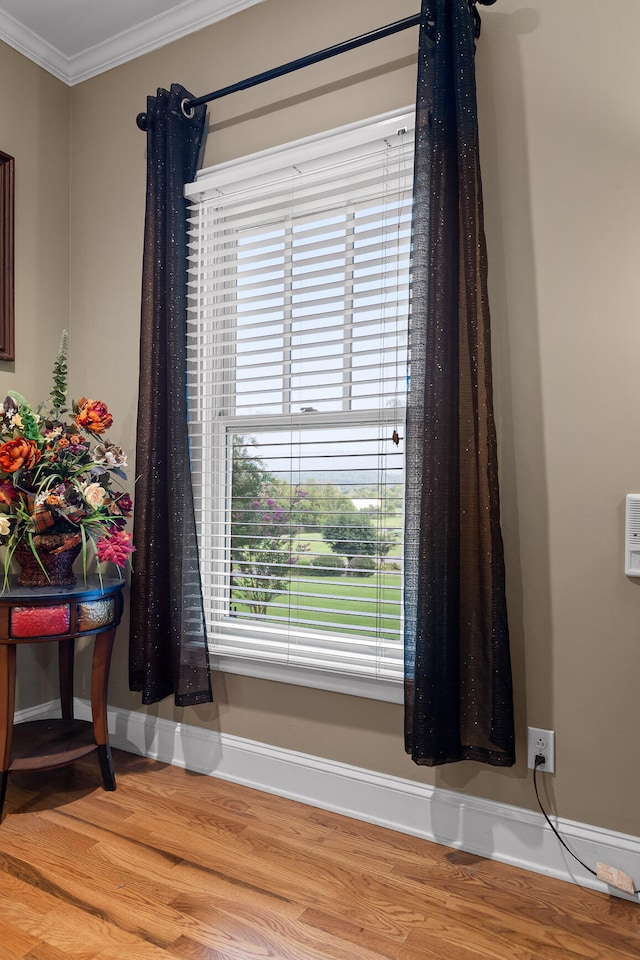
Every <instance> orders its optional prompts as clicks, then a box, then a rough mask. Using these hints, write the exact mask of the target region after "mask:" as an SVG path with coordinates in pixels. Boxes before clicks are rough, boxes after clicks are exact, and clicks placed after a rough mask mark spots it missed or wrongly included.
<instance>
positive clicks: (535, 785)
mask: <svg viewBox="0 0 640 960" xmlns="http://www.w3.org/2000/svg"><path fill="white" fill-rule="evenodd" d="M544 763H546V760H545V758H544V757H543V756H541V755H540V754H537V755H536V757H535V759H534V761H533V789H534V790H535V792H536V800H537V801H538V806H539V807H540V810H541V811H542V815H543V817H544V818H545V820H546V821H547V823H548V824H549V826H550V827H551V829H552V831H553V833H554V834H555V836H556V837H557V839H558V840H559V841H560V843H561V844H562V846H563V847H564V849H565V850H566V851H567V853H569V854H570V855H571V856H572V857H573V859H574V860H577V861H578V863H579V864H580V866H582V867H584V869H585V870H587V871H588V872H589V873H592V874H593V876H594V877H597V876H598V874H597V873H596V871H595V870H592V869H591V867H589V866H587V864H586V863H585V862H584V860H581V859H580V857H578V856H577V855H576V854H575V853H574V852H573V850H571V848H570V847H568V846H567V844H566V843H565V842H564V840H563V839H562V837H561V836H560V834H559V833H558V831H557V830H556V828H555V827H554V825H553V824H552V823H551V820H550V819H549V816H548V814H547V811H546V810H545V809H544V807H543V806H542V801H541V800H540V794H539V793H538V783H537V781H536V773H537V771H538V767H541V766H542V765H543V764H544ZM633 892H634V894H638V893H640V890H634V891H633Z"/></svg>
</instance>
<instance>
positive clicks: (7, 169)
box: [0, 150, 15, 360]
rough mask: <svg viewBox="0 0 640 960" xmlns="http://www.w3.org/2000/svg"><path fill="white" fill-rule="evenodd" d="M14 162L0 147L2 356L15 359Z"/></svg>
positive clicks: (0, 323)
mask: <svg viewBox="0 0 640 960" xmlns="http://www.w3.org/2000/svg"><path fill="white" fill-rule="evenodd" d="M14 164H15V160H14V158H13V157H10V156H9V154H8V153H3V152H2V150H0V360H15V318H14V286H13V277H14V273H13V271H14V259H13V257H14V253H13V245H14V222H15V221H14V203H15V182H14Z"/></svg>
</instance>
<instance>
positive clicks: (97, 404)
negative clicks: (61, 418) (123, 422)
mask: <svg viewBox="0 0 640 960" xmlns="http://www.w3.org/2000/svg"><path fill="white" fill-rule="evenodd" d="M78 406H79V407H80V410H79V412H78V416H77V417H76V423H77V424H78V426H79V427H82V428H83V429H84V430H88V431H89V433H104V432H105V430H108V429H109V427H110V426H111V424H112V423H113V417H112V416H111V414H110V413H109V411H108V410H107V405H106V404H105V403H103V402H102V400H87V399H86V397H83V398H82V400H80V401H79V402H78Z"/></svg>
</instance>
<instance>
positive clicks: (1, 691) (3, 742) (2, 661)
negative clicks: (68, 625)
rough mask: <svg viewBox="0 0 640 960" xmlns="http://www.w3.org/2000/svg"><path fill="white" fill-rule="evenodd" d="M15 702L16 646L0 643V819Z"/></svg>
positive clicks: (7, 776) (5, 785)
mask: <svg viewBox="0 0 640 960" xmlns="http://www.w3.org/2000/svg"><path fill="white" fill-rule="evenodd" d="M15 703H16V647H15V644H12V643H11V644H6V643H0V820H1V819H2V808H3V807H4V798H5V795H6V792H7V780H8V778H9V764H10V763H11V743H12V740H13V713H14V710H15Z"/></svg>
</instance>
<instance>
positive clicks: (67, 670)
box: [58, 637, 75, 720]
mask: <svg viewBox="0 0 640 960" xmlns="http://www.w3.org/2000/svg"><path fill="white" fill-rule="evenodd" d="M74 646H75V638H74V637H69V639H67V640H60V642H59V643H58V674H59V678H60V705H61V707H62V719H63V720H73V658H74V653H75V651H74Z"/></svg>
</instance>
